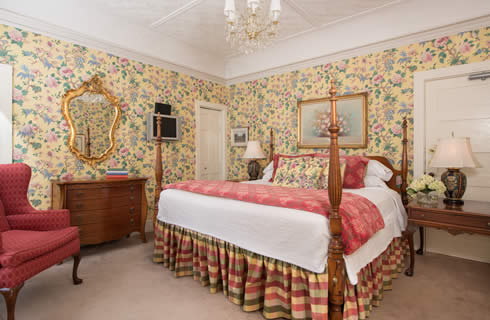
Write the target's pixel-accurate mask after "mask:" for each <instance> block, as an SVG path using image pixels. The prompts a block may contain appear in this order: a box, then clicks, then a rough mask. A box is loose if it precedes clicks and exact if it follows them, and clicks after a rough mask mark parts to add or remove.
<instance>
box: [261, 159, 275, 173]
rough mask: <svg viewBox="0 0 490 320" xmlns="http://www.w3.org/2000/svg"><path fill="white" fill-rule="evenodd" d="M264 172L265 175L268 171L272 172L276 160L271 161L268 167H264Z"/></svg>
mask: <svg viewBox="0 0 490 320" xmlns="http://www.w3.org/2000/svg"><path fill="white" fill-rule="evenodd" d="M262 172H263V173H264V175H265V174H266V173H268V172H270V173H272V172H274V161H271V162H270V163H269V164H268V165H267V167H265V168H264V170H263V171H262Z"/></svg>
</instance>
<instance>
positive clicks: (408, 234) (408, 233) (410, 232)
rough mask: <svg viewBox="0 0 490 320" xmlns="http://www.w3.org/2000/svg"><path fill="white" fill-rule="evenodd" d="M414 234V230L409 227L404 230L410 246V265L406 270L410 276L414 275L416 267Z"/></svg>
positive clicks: (404, 236)
mask: <svg viewBox="0 0 490 320" xmlns="http://www.w3.org/2000/svg"><path fill="white" fill-rule="evenodd" d="M413 234H414V231H413V230H410V229H407V230H406V231H404V232H403V238H404V239H407V240H408V247H409V248H410V267H408V268H407V270H405V275H406V276H408V277H412V276H413V271H414V268H415V249H414V246H413Z"/></svg>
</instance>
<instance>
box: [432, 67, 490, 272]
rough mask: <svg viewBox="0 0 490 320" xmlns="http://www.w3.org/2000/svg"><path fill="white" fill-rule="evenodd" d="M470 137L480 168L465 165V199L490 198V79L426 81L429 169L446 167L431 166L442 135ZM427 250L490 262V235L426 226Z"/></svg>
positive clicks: (488, 199) (464, 77)
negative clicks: (454, 233)
mask: <svg viewBox="0 0 490 320" xmlns="http://www.w3.org/2000/svg"><path fill="white" fill-rule="evenodd" d="M452 132H454V135H455V136H456V137H469V138H470V141H471V145H472V148H473V152H474V154H475V157H476V159H477V160H478V162H479V164H480V167H479V168H475V169H470V168H464V169H462V171H463V172H464V173H465V174H466V176H467V178H468V186H467V188H466V192H465V194H464V197H463V199H467V200H479V201H490V143H489V142H490V79H488V80H484V81H482V80H472V81H470V80H468V76H467V75H465V76H455V77H450V78H447V79H440V80H434V81H429V82H427V83H426V84H425V134H426V136H425V146H426V148H425V150H426V154H425V171H426V172H434V173H436V175H437V177H440V175H441V173H443V172H444V171H445V169H440V168H430V167H429V164H428V163H429V161H430V159H431V157H432V154H433V153H432V152H431V149H434V148H435V146H436V145H437V142H438V140H439V139H440V138H445V137H449V136H450V135H451V133H452ZM426 240H427V241H426V249H427V251H432V252H438V253H443V254H447V255H452V256H458V257H462V258H468V259H473V260H478V261H483V262H487V263H490V237H486V236H482V235H476V234H475V235H468V234H461V235H458V236H452V235H450V234H448V233H447V232H446V231H442V230H436V229H431V228H426Z"/></svg>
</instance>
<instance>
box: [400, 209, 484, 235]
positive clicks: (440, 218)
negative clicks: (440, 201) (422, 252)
mask: <svg viewBox="0 0 490 320" xmlns="http://www.w3.org/2000/svg"><path fill="white" fill-rule="evenodd" d="M409 218H410V219H413V220H417V221H428V222H439V223H443V224H452V225H456V226H465V227H473V228H479V229H483V230H490V219H489V218H488V217H484V216H476V215H473V216H470V215H463V214H458V213H442V212H427V211H424V210H417V209H411V210H410V216H409Z"/></svg>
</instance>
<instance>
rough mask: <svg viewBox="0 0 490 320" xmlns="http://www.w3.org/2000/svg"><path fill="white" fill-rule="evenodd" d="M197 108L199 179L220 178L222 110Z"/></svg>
mask: <svg viewBox="0 0 490 320" xmlns="http://www.w3.org/2000/svg"><path fill="white" fill-rule="evenodd" d="M199 110H200V111H199V112H200V114H199V119H200V120H199V124H200V128H199V139H200V140H199V144H200V146H199V148H200V151H199V167H200V177H199V179H201V180H222V179H224V172H223V171H224V165H223V155H222V150H223V148H222V145H223V143H224V137H223V132H224V131H223V125H224V123H223V116H222V111H219V110H214V109H208V108H204V107H201V108H199Z"/></svg>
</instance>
